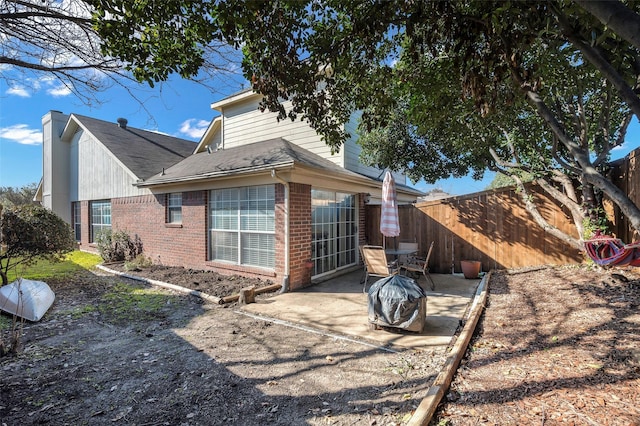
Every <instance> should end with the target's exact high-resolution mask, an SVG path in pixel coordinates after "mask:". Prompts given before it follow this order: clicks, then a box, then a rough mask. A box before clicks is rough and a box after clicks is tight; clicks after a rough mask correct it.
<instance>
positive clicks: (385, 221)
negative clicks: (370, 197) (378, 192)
mask: <svg viewBox="0 0 640 426" xmlns="http://www.w3.org/2000/svg"><path fill="white" fill-rule="evenodd" d="M380 232H381V233H382V235H384V236H385V237H397V236H398V235H400V224H399V223H398V200H397V196H396V182H395V180H394V179H393V176H392V175H391V172H390V171H389V170H387V172H386V174H385V175H384V181H383V182H382V208H381V214H380ZM383 241H384V239H383Z"/></svg>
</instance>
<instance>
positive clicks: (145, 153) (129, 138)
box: [63, 114, 197, 180]
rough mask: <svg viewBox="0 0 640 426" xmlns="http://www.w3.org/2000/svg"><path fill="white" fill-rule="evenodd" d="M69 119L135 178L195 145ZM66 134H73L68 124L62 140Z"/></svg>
mask: <svg viewBox="0 0 640 426" xmlns="http://www.w3.org/2000/svg"><path fill="white" fill-rule="evenodd" d="M72 120H74V121H75V122H76V123H77V125H79V126H80V127H81V128H82V129H83V130H85V131H86V132H88V133H89V134H91V135H92V136H93V138H94V139H95V140H96V141H99V142H100V143H101V144H102V145H103V146H104V147H105V148H106V149H107V150H108V152H109V153H110V154H111V155H113V156H114V158H115V159H117V161H118V162H120V163H121V164H122V165H123V166H124V167H125V168H126V169H127V170H129V171H130V172H131V173H132V174H133V175H134V176H135V177H136V178H137V179H142V180H144V179H148V178H149V177H151V176H153V175H155V174H157V173H158V172H160V171H162V169H163V168H168V167H171V166H172V165H174V164H176V163H178V162H180V161H181V160H183V159H185V158H186V157H188V156H189V155H191V153H192V152H193V151H194V149H195V148H196V146H197V144H196V143H195V142H192V141H188V140H185V139H180V138H175V137H173V136H168V135H164V134H161V133H155V132H150V131H147V130H141V129H136V128H133V127H129V126H126V125H125V126H120V125H119V124H117V123H110V122H106V121H102V120H97V119H95V118H90V117H85V116H81V115H76V114H72V115H71V117H70V119H69V122H71V121H72ZM68 133H75V130H74V129H73V126H70V125H69V124H68V125H67V128H65V132H64V134H63V139H68V138H70V137H71V136H72V135H71V134H68Z"/></svg>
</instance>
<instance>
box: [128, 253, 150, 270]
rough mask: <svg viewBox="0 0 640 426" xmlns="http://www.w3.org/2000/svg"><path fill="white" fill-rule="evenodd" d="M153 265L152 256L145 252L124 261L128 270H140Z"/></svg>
mask: <svg viewBox="0 0 640 426" xmlns="http://www.w3.org/2000/svg"><path fill="white" fill-rule="evenodd" d="M151 266H153V261H152V260H151V258H150V257H147V256H145V255H143V254H140V255H138V256H136V258H135V259H133V260H128V261H125V262H124V269H126V270H127V271H139V270H141V269H144V268H149V267H151Z"/></svg>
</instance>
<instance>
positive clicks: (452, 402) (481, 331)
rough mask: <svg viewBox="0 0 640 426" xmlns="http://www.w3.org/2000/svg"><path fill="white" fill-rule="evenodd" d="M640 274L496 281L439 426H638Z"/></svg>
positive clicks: (564, 272) (541, 272)
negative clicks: (479, 425) (478, 425)
mask: <svg viewBox="0 0 640 426" xmlns="http://www.w3.org/2000/svg"><path fill="white" fill-rule="evenodd" d="M637 274H638V271H637V269H629V270H615V269H614V270H610V271H601V270H600V271H593V270H589V269H588V268H577V267H565V268H544V269H537V270H522V271H512V272H498V273H494V274H493V275H492V277H491V280H490V285H489V297H488V303H487V306H486V309H485V313H484V315H483V316H482V318H481V321H480V323H479V325H478V328H477V331H476V334H475V336H474V338H473V339H472V341H471V344H470V346H469V349H468V351H467V355H466V357H465V358H464V360H463V361H462V363H461V365H460V367H459V368H458V373H457V375H456V377H455V379H454V381H453V383H452V386H451V388H450V392H449V393H448V395H447V397H446V401H445V402H444V403H443V404H442V405H441V406H440V409H439V411H438V413H437V417H435V418H434V419H433V420H432V422H431V424H432V425H477V424H483V425H599V426H603V425H625V426H631V425H640V310H639V306H640V276H638V275H637Z"/></svg>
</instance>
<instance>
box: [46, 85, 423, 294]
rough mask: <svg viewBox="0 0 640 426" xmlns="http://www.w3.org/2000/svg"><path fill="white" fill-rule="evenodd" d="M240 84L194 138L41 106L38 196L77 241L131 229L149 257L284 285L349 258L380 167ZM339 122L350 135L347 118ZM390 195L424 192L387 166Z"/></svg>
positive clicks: (377, 189)
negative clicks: (279, 116)
mask: <svg viewBox="0 0 640 426" xmlns="http://www.w3.org/2000/svg"><path fill="white" fill-rule="evenodd" d="M259 101H260V95H257V94H255V93H253V92H252V91H243V92H241V93H238V94H236V95H233V96H230V97H228V98H226V99H223V100H221V101H219V102H216V103H214V104H212V108H213V109H215V110H217V111H219V113H220V116H219V117H217V118H215V119H214V120H213V121H212V123H211V125H210V126H209V128H208V130H207V132H206V133H205V135H204V136H203V137H202V139H201V140H200V142H199V143H195V142H191V141H186V140H182V139H178V138H173V137H170V136H166V135H161V134H158V133H154V132H148V131H144V130H140V129H135V128H131V127H129V126H128V125H127V122H126V120H124V119H118V123H109V122H105V121H101V120H96V119H93V118H89V117H85V116H80V115H76V114H71V115H69V116H67V115H64V114H62V113H61V112H57V111H51V112H49V113H48V114H46V115H45V116H44V117H43V121H42V122H43V135H44V136H43V139H44V140H43V179H42V183H41V185H40V188H39V193H38V194H39V195H38V196H39V197H40V199H41V201H42V203H43V205H44V206H45V207H48V208H51V209H52V210H53V211H55V212H56V213H57V214H59V215H60V216H61V217H62V218H63V219H65V220H66V221H67V222H68V223H70V224H71V225H72V226H73V228H74V230H75V233H76V239H77V240H78V244H79V246H80V248H81V249H83V250H89V251H96V247H95V244H94V237H95V235H96V234H97V232H99V231H100V230H101V229H105V228H111V229H113V230H114V231H125V232H127V233H128V234H129V235H130V236H132V237H133V236H134V235H138V236H139V237H140V239H141V241H142V244H143V250H144V254H145V255H146V256H148V257H149V258H151V259H152V260H153V261H154V262H155V263H161V264H166V265H172V266H184V267H188V268H197V269H208V270H215V271H216V272H219V273H223V274H240V275H245V276H253V277H259V278H263V279H266V280H271V281H273V282H276V283H281V284H283V286H284V288H285V290H290V289H296V288H300V287H304V286H307V285H309V284H310V283H311V280H312V278H314V279H321V278H323V277H329V276H331V275H333V274H336V273H341V272H344V271H346V270H350V269H353V268H355V267H357V265H358V264H359V261H360V260H359V251H358V246H359V245H360V244H363V243H365V242H366V241H365V237H364V230H365V226H364V220H365V219H364V218H365V214H364V209H365V203H368V202H370V203H376V202H379V200H380V199H381V187H382V181H381V175H382V171H381V170H378V169H375V168H371V167H366V166H364V165H362V164H361V163H360V162H359V161H358V155H359V152H360V150H359V146H358V145H357V144H356V141H355V138H354V139H351V140H349V141H348V142H347V143H346V144H345V146H344V147H343V149H342V150H341V151H340V153H335V154H332V153H331V152H330V149H329V148H328V147H327V146H326V144H325V143H324V142H323V141H322V140H321V138H320V136H319V135H318V134H316V133H315V131H313V129H311V127H309V125H308V124H307V123H305V122H304V121H296V122H291V121H286V122H285V121H281V122H278V121H277V120H276V118H275V114H274V113H268V112H265V113H262V112H260V111H259V109H258V103H259ZM349 126H351V128H349V129H348V130H350V133H351V134H355V121H354V123H350V124H349ZM395 178H396V187H397V191H398V202H399V203H410V202H415V200H416V199H417V197H418V196H420V195H422V194H421V193H420V192H419V191H416V190H414V189H412V188H410V187H408V186H406V184H405V183H406V182H405V178H404V176H402V175H399V174H396V175H395Z"/></svg>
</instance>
